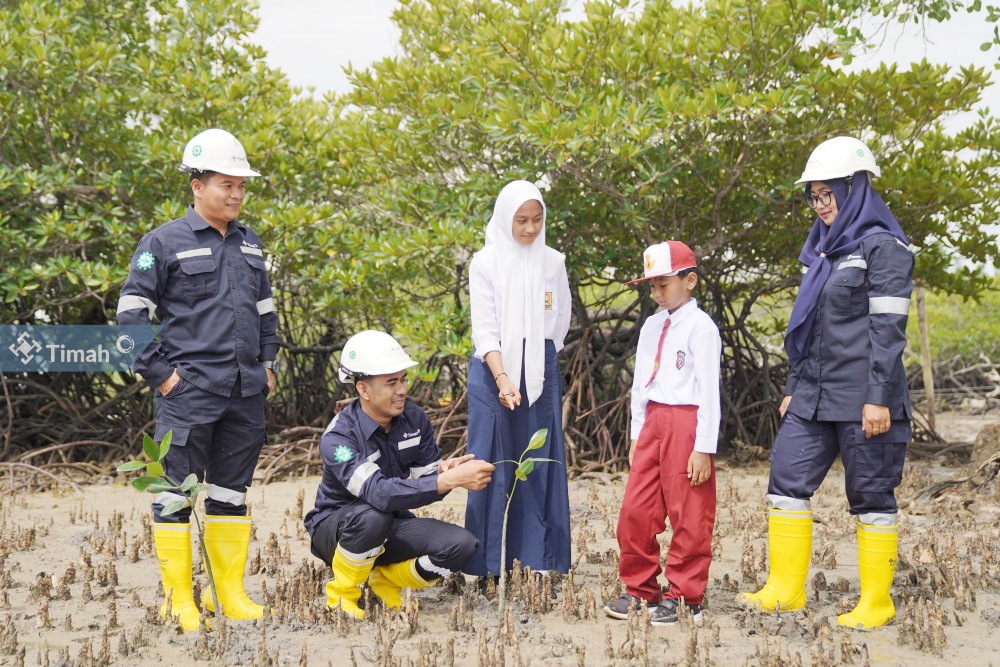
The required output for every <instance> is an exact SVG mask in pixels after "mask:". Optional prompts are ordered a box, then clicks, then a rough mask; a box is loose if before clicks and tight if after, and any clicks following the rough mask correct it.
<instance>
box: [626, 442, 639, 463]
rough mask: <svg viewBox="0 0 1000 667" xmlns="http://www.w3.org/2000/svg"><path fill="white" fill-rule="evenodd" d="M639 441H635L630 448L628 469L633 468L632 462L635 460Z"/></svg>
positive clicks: (630, 444)
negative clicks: (636, 445)
mask: <svg viewBox="0 0 1000 667" xmlns="http://www.w3.org/2000/svg"><path fill="white" fill-rule="evenodd" d="M636 442H638V441H637V440H633V441H632V442H630V443H629V446H628V467H629V468H631V467H632V460H633V459H634V458H635V443H636Z"/></svg>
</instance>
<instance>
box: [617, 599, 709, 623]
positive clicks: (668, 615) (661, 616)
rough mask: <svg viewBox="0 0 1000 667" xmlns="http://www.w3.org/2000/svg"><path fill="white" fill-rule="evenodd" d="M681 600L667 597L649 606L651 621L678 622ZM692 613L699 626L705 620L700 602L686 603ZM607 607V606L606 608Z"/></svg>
mask: <svg viewBox="0 0 1000 667" xmlns="http://www.w3.org/2000/svg"><path fill="white" fill-rule="evenodd" d="M679 606H680V602H679V601H678V600H677V599H676V598H665V599H664V600H663V601H662V602H660V604H658V605H656V606H655V607H650V608H649V622H650V623H651V624H652V625H673V624H674V623H676V622H677V609H678V607H679ZM685 606H686V607H687V610H688V612H689V613H690V614H691V620H692V621H693V622H694V624H695V625H696V626H698V627H701V624H702V623H703V622H704V616H703V615H702V613H701V605H700V604H689V605H685ZM605 609H606V608H605Z"/></svg>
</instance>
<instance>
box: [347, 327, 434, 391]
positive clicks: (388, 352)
mask: <svg viewBox="0 0 1000 667" xmlns="http://www.w3.org/2000/svg"><path fill="white" fill-rule="evenodd" d="M416 365H417V362H415V361H414V360H413V359H411V358H410V355H408V354H407V353H406V351H405V350H403V346H402V345H400V344H399V343H397V342H396V339H395V338H393V337H392V336H390V335H389V334H387V333H383V332H381V331H371V330H369V331H362V332H360V333H356V334H354V335H353V336H351V337H350V339H348V341H347V343H346V344H344V351H343V352H341V354H340V369H339V370H338V371H337V375H338V377H340V381H341V382H345V383H350V384H354V383H355V382H356V381H357V380H358V379H359V378H364V377H368V376H371V375H388V374H389V373H398V372H399V371H403V370H406V369H407V368H410V367H411V366H416Z"/></svg>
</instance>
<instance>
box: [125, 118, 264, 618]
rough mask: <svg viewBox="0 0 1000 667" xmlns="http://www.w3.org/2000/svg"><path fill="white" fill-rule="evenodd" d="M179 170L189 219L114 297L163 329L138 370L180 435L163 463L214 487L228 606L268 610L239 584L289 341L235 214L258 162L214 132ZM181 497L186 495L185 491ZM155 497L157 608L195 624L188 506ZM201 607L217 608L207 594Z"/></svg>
mask: <svg viewBox="0 0 1000 667" xmlns="http://www.w3.org/2000/svg"><path fill="white" fill-rule="evenodd" d="M181 169H182V170H183V171H185V172H187V173H188V174H189V175H190V183H191V192H192V194H193V196H194V204H193V205H191V206H189V207H188V209H187V212H186V213H185V215H184V217H182V218H179V219H177V220H174V221H172V222H168V223H167V224H165V225H162V226H161V227H158V228H156V229H154V230H153V231H151V232H149V233H148V234H146V235H145V236H144V237H143V238H142V240H141V241H139V246H138V247H137V248H136V251H135V255H134V256H133V258H132V264H131V266H130V267H129V274H128V278H126V280H125V285H124V286H123V287H122V292H121V297H120V299H119V301H118V323H119V324H122V325H137V324H142V325H148V324H150V323H151V321H152V319H153V317H154V316H156V317H158V318H159V320H160V324H161V329H160V335H159V339H158V341H155V342H154V343H153V344H151V345H150V346H149V347H147V348H146V350H145V351H144V352H143V354H142V355H140V357H139V358H138V359H137V360H136V361H135V363H134V364H133V366H132V369H133V370H134V371H135V372H136V373H138V374H140V375H142V377H143V379H144V380H145V381H146V382H147V383H149V385H150V386H151V387H152V388H153V389H154V391H155V398H156V440H157V441H159V440H161V439H162V438H163V436H164V435H165V434H166V433H167V432H168V431H172V432H173V435H172V447H171V448H170V451H169V452H168V453H167V457H166V459H165V460H164V468H165V472H166V474H167V475H169V476H170V477H171V478H172V479H175V480H178V481H179V480H182V479H184V478H185V477H186V476H187V475H188V474H190V473H195V474H197V475H198V479H199V480H201V481H204V482H206V483H207V485H208V494H207V495H208V497H207V498H206V500H205V514H206V520H205V547H206V550H207V552H208V558H209V561H210V563H211V566H212V571H213V574H214V576H215V582H216V587H217V591H218V596H219V603H220V604H221V605H222V611H223V613H224V614H225V615H226V616H227V617H229V618H233V619H253V618H260V617H261V616H262V615H263V607H262V606H261V605H259V604H256V603H255V602H253V601H252V600H251V599H250V598H249V597H248V596H247V594H246V591H245V590H244V588H243V571H244V568H245V566H246V560H247V549H248V547H249V543H250V532H251V525H250V517H249V516H247V506H246V491H247V487H248V486H250V483H251V481H252V479H253V472H254V468H255V467H256V465H257V459H258V457H259V456H260V450H261V447H262V446H263V445H264V440H265V432H264V398H265V397H266V396H267V394H268V393H269V392H270V391H271V390H272V389H274V373H275V371H276V362H275V359H276V357H277V354H278V347H279V345H280V343H281V338H280V336H279V335H278V333H277V326H278V317H277V314H276V313H275V311H274V300H273V298H272V294H271V285H270V282H269V281H268V277H267V267H266V265H265V263H264V251H263V244H262V243H261V241H260V238H258V236H257V234H255V233H254V232H253V231H252V230H250V229H249V228H248V227H246V226H245V225H244V224H242V223H241V222H239V221H238V220H237V216H238V215H239V213H240V207H241V205H242V204H243V198H244V196H245V189H244V183H245V181H246V179H247V178H248V177H253V176H260V174H259V173H257V172H256V171H254V170H253V169H251V168H250V164H249V163H248V161H247V158H246V152H245V151H244V150H243V146H242V145H241V144H240V142H239V141H237V139H236V137H234V136H233V135H232V134H230V133H229V132H226V131H225V130H219V129H212V130H207V131H205V132H202V133H201V134H199V135H198V136H196V137H194V138H193V139H192V140H191V141H190V142H188V144H187V147H186V148H185V149H184V158H183V162H182V164H181ZM178 493H179V492H178ZM178 499H180V496H179V495H177V494H175V493H173V492H169V491H168V492H164V493H160V494H159V495H157V496H156V499H155V502H154V503H153V520H154V523H153V537H154V541H155V544H156V555H157V559H158V560H159V563H160V574H161V575H162V577H163V590H164V592H165V594H166V600H165V601H164V603H163V608H162V609H161V614H162V615H165V614H166V612H167V606H168V603H169V604H170V608H171V615H172V616H175V617H177V618H178V620H179V621H180V624H181V626H182V627H183V628H184V629H185V630H194V629H197V628H198V620H199V616H200V612H199V610H198V607H197V605H196V604H195V602H194V599H193V597H192V592H191V565H192V556H191V535H190V532H191V524H190V514H191V512H190V509H188V510H184V511H180V512H177V513H175V514H171V515H164V514H162V511H163V508H164V507H165V506H166V505H167V504H169V503H171V502H173V501H175V500H178ZM202 602H203V603H204V605H205V606H206V607H207V608H208V609H209V611H214V609H213V605H212V597H211V594H210V591H209V590H206V591H205V595H204V596H203V598H202Z"/></svg>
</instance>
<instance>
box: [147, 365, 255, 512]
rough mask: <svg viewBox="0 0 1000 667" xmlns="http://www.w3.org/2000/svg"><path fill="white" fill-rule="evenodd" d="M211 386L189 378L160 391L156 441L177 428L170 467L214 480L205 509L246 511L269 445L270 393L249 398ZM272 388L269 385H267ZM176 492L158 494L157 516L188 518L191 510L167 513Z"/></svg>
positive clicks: (177, 475)
mask: <svg viewBox="0 0 1000 667" xmlns="http://www.w3.org/2000/svg"><path fill="white" fill-rule="evenodd" d="M239 389H240V383H239V382H237V383H236V386H235V388H234V390H233V393H234V394H235V395H234V396H228V397H227V396H220V395H218V394H213V393H211V392H209V391H205V390H204V389H202V388H201V387H198V386H197V385H195V384H192V383H191V382H188V381H187V380H185V379H184V378H183V377H182V378H181V380H180V382H179V383H178V384H177V386H175V387H174V388H173V389H172V390H171V392H170V393H169V394H167V395H166V396H161V395H160V392H158V391H156V390H154V393H155V394H156V438H155V439H156V441H157V442H159V441H160V440H161V439H162V438H163V436H164V435H166V433H167V431H172V435H171V445H170V451H169V452H167V458H166V459H165V460H164V462H163V463H164V472H166V474H167V475H168V476H169V477H170V478H171V479H173V480H175V481H176V482H178V483H180V482H181V481H183V480H184V478H185V477H187V476H188V475H189V474H191V473H195V474H196V475H198V480H199V481H202V482H205V483H207V484H208V486H209V488H208V493H207V497H206V498H205V513H206V514H210V515H230V516H245V515H246V513H247V506H246V491H247V487H248V486H250V483H251V482H252V481H253V473H254V470H255V469H256V467H257V459H258V458H260V450H261V448H262V447H263V446H264V441H265V439H266V432H265V431H264V393H263V392H262V393H260V394H257V395H256V396H249V397H247V398H243V397H242V396H240V395H239V394H238V392H239ZM265 391H266V390H265ZM180 499H181V498H180V496H178V495H175V494H172V493H170V492H165V493H160V494H157V496H156V500H155V501H154V502H153V519H154V520H155V521H157V522H166V523H187V522H188V521H189V519H190V516H191V511H190V510H183V511H181V512H177V513H176V514H169V515H165V516H164V515H161V514H160V512H161V511H162V510H163V508H164V506H165V505H167V504H169V503H170V502H172V501H175V500H180Z"/></svg>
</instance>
